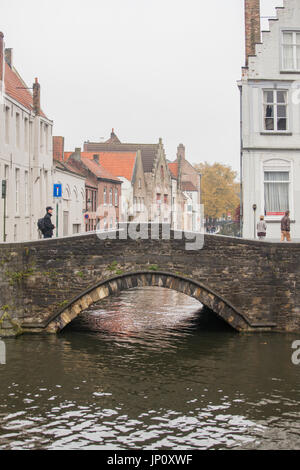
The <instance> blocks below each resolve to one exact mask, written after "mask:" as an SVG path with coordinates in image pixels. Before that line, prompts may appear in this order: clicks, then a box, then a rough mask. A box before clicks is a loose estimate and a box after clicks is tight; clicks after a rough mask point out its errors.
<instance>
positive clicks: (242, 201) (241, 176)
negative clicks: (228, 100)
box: [239, 85, 244, 238]
mask: <svg viewBox="0 0 300 470" xmlns="http://www.w3.org/2000/svg"><path fill="white" fill-rule="evenodd" d="M239 89H240V234H241V237H242V238H243V222H244V221H243V219H244V200H243V99H242V98H243V96H242V94H243V87H242V85H241V86H239Z"/></svg>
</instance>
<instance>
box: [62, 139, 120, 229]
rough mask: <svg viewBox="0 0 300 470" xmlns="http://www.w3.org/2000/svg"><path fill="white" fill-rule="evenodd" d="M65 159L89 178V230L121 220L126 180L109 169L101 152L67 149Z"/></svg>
mask: <svg viewBox="0 0 300 470" xmlns="http://www.w3.org/2000/svg"><path fill="white" fill-rule="evenodd" d="M64 159H65V162H67V164H68V166H69V167H70V168H73V169H74V170H76V171H80V172H81V174H82V175H83V176H84V177H85V179H86V211H85V218H86V231H93V230H96V228H97V229H100V230H104V229H112V228H115V227H116V226H117V224H118V223H119V222H120V221H121V220H120V215H121V210H120V204H121V187H122V181H121V180H120V179H119V178H118V177H116V176H114V175H113V174H112V173H110V172H109V171H108V170H106V169H105V168H104V167H103V166H102V165H101V164H100V163H99V157H98V155H97V154H91V153H89V152H81V149H80V148H76V149H75V152H65V154H64Z"/></svg>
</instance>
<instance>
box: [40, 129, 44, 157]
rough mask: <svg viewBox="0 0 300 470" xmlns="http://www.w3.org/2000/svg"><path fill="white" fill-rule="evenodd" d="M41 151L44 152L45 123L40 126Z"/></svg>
mask: <svg viewBox="0 0 300 470" xmlns="http://www.w3.org/2000/svg"><path fill="white" fill-rule="evenodd" d="M40 151H41V152H43V151H44V133H43V123H42V122H41V124H40Z"/></svg>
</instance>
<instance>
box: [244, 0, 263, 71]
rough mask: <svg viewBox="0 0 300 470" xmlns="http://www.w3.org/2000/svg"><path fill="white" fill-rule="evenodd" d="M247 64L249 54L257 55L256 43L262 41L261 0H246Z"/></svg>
mask: <svg viewBox="0 0 300 470" xmlns="http://www.w3.org/2000/svg"><path fill="white" fill-rule="evenodd" d="M245 40H246V65H248V57H249V55H255V44H257V43H260V41H261V33H260V0H245Z"/></svg>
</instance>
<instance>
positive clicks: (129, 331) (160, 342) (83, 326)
mask: <svg viewBox="0 0 300 470" xmlns="http://www.w3.org/2000/svg"><path fill="white" fill-rule="evenodd" d="M200 328H202V329H203V330H206V331H208V330H214V331H215V330H216V331H217V330H222V331H228V330H230V331H231V332H232V330H231V328H230V327H229V326H228V325H227V324H226V323H224V322H223V320H222V319H219V318H217V316H216V315H215V314H214V313H213V312H211V311H210V310H208V309H206V308H203V306H202V305H201V304H200V303H199V302H198V301H197V300H195V299H192V298H190V297H188V296H186V295H183V294H181V293H179V292H174V291H170V290H168V289H161V288H157V287H155V288H153V287H145V288H136V289H131V290H129V291H125V292H121V293H120V294H119V295H117V296H113V297H109V298H107V299H104V300H102V301H101V302H99V303H98V304H95V305H94V306H93V307H91V308H89V309H88V310H87V311H86V312H83V313H82V314H81V315H80V316H79V317H77V319H75V320H74V321H73V322H72V323H71V324H70V325H69V327H68V329H67V330H66V331H70V330H72V331H89V332H95V333H97V334H98V335H99V337H101V340H103V341H112V340H114V341H117V342H119V343H127V344H128V345H129V344H132V345H133V346H134V347H136V346H137V345H144V346H147V347H148V348H151V349H156V348H157V349H158V350H161V349H162V348H167V349H168V348H174V347H176V340H179V341H183V340H184V338H185V336H186V335H191V334H193V333H194V332H195V331H196V330H197V329H200Z"/></svg>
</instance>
